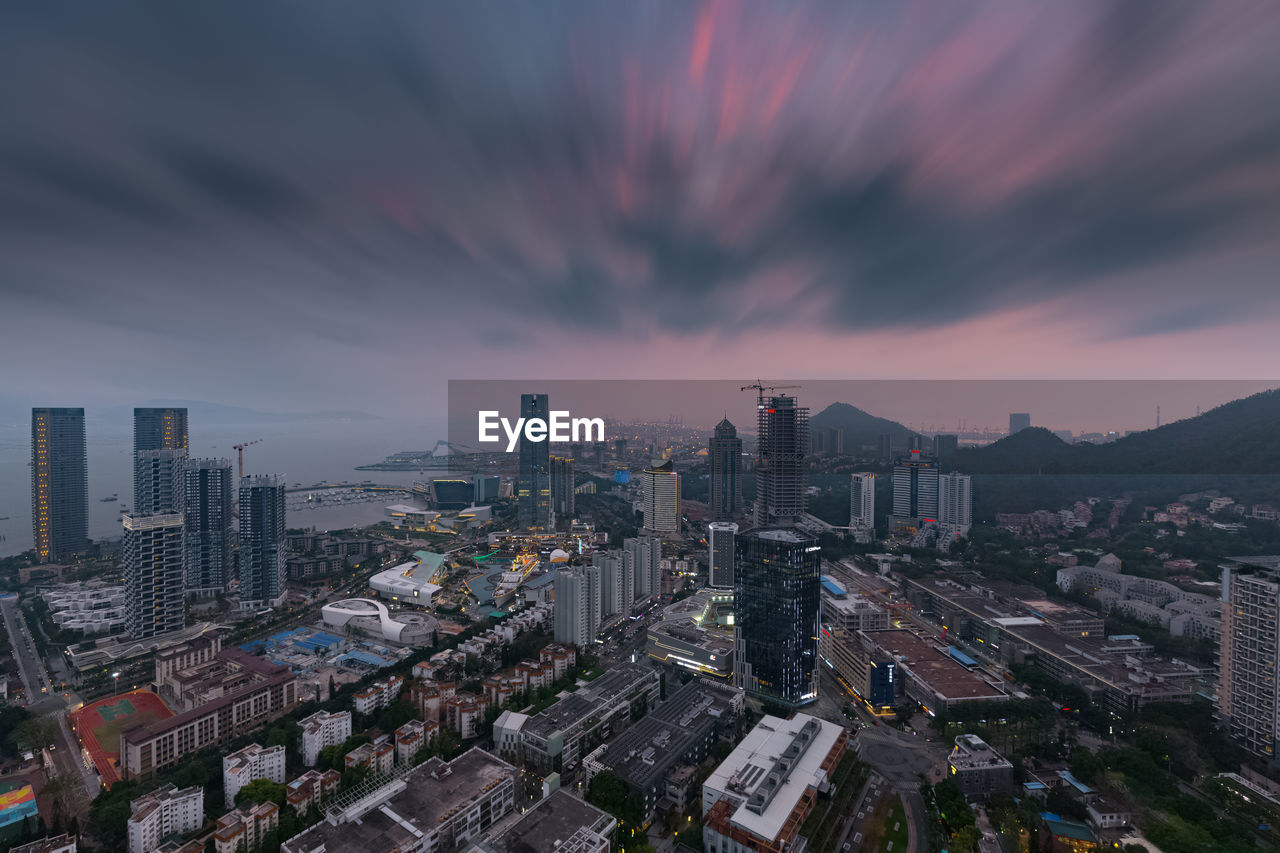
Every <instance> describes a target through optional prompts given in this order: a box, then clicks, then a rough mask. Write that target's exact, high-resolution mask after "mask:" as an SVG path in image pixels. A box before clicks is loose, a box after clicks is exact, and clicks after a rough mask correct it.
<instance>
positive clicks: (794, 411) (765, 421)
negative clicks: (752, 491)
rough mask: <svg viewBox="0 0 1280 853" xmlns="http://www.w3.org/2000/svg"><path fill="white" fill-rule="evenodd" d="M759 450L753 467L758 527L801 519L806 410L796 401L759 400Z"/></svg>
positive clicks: (803, 495) (779, 399)
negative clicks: (757, 458) (754, 470)
mask: <svg viewBox="0 0 1280 853" xmlns="http://www.w3.org/2000/svg"><path fill="white" fill-rule="evenodd" d="M756 417H757V423H758V426H759V436H760V450H759V460H758V462H757V463H756V506H755V523H756V526H757V527H769V526H773V525H775V524H783V525H786V524H790V523H793V522H795V521H796V520H798V519H799V518H800V516H802V515H804V510H805V461H804V458H805V454H806V453H807V452H808V444H809V410H808V409H807V408H804V407H802V406H797V405H796V398H795V397H788V396H786V395H779V396H777V397H771V398H769V399H767V400H761V401H760V403H759V404H758V411H757V412H756Z"/></svg>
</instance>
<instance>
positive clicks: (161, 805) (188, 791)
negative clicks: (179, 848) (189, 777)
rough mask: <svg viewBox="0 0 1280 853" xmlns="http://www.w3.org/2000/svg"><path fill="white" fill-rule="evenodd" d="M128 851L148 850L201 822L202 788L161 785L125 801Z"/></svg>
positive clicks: (196, 786) (195, 826)
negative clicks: (127, 818) (127, 808)
mask: <svg viewBox="0 0 1280 853" xmlns="http://www.w3.org/2000/svg"><path fill="white" fill-rule="evenodd" d="M129 811H130V815H129V824H128V833H129V853H151V851H152V850H155V849H156V848H157V847H159V846H160V842H162V841H164V840H165V839H167V838H171V837H173V836H177V835H185V834H186V833H188V832H195V831H196V830H197V829H199V828H200V826H201V824H203V823H204V788H201V787H200V786H199V785H193V786H192V787H190V788H176V787H174V786H173V785H165V786H164V787H162V788H157V789H156V790H154V791H152V792H151V793H150V794H146V795H144V796H141V797H139V798H138V799H136V800H133V801H132V802H130V803H129Z"/></svg>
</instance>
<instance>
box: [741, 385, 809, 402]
mask: <svg viewBox="0 0 1280 853" xmlns="http://www.w3.org/2000/svg"><path fill="white" fill-rule="evenodd" d="M799 387H801V386H799V385H761V384H760V380H759V379H757V380H756V381H755V382H754V383H753V384H751V385H743V386H742V387H741V388H739V389H738V390H739V391H750V390H752V389H755V391H756V407H757V408H760V409H763V408H764V392H765V391H782V390H784V389H787V388H799Z"/></svg>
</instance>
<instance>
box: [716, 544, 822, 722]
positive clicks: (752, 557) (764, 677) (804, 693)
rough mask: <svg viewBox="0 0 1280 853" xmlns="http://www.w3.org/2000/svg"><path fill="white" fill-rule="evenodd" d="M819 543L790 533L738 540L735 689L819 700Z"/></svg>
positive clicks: (793, 701)
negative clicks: (817, 669) (815, 667)
mask: <svg viewBox="0 0 1280 853" xmlns="http://www.w3.org/2000/svg"><path fill="white" fill-rule="evenodd" d="M821 556H822V552H821V549H820V547H819V545H818V540H816V539H813V538H811V537H809V536H806V535H804V534H802V533H800V532H799V531H798V530H794V529H790V528H768V529H756V530H749V531H747V532H746V533H743V534H741V535H739V536H738V564H737V566H736V569H735V572H734V585H733V591H734V658H733V669H734V683H735V684H736V685H737V686H738V687H741V688H743V689H744V690H746V691H747V692H749V693H753V694H755V695H757V696H760V697H763V698H767V699H772V700H774V701H778V702H783V703H786V704H788V705H802V704H804V703H806V702H811V701H813V699H815V698H816V697H817V695H818V694H817V690H818V687H817V684H818V682H817V674H816V672H815V671H814V666H815V663H816V661H817V659H818V602H819V588H820V583H821V563H822V561H821Z"/></svg>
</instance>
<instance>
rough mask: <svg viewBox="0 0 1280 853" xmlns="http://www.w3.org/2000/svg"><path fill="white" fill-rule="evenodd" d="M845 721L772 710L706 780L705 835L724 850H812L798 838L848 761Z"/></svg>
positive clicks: (709, 844) (722, 852)
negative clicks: (821, 795)
mask: <svg viewBox="0 0 1280 853" xmlns="http://www.w3.org/2000/svg"><path fill="white" fill-rule="evenodd" d="M848 744H849V735H848V733H847V732H846V731H845V729H844V727H843V726H840V725H837V724H835V723H829V722H827V721H825V720H820V719H818V718H817V717H811V716H809V715H808V714H796V715H795V716H794V717H792V718H791V719H789V720H784V719H781V718H779V717H774V716H769V715H766V716H765V717H764V718H762V719H761V720H760V722H759V723H757V724H756V727H755V728H754V729H752V730H751V731H750V732H749V733H748V734H747V736H746V737H745V738H743V739H742V742H741V743H739V744H738V746H737V747H736V748H735V749H734V750H733V752H731V753H729V757H728V758H726V759H725V760H724V761H722V762H720V766H718V767H717V768H716V769H715V770H713V771H712V772H711V775H710V776H708V777H707V780H706V781H705V782H703V783H702V838H703V846H704V849H706V850H715V851H718V853H777V851H780V850H799V849H802V847H803V849H807V846H805V842H804V841H803V840H802V838H801V836H800V828H801V826H803V824H804V822H805V819H806V818H807V817H808V816H809V813H810V812H812V811H813V808H814V806H815V805H816V804H817V801H818V794H819V792H821V791H824V790H827V789H828V786H829V784H830V782H831V777H832V776H833V774H834V773H835V769H836V766H837V765H838V764H839V763H840V761H841V759H843V758H844V755H845V750H846V749H847V747H848Z"/></svg>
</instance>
